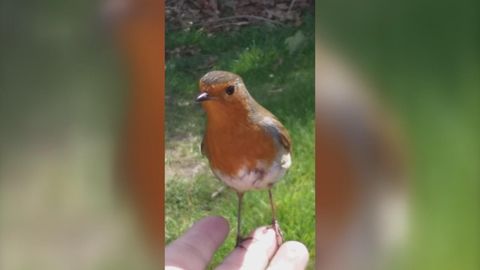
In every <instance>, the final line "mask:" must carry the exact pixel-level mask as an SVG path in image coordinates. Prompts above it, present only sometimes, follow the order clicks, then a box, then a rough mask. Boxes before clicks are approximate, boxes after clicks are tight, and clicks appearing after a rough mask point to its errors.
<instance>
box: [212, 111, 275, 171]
mask: <svg viewBox="0 0 480 270" xmlns="http://www.w3.org/2000/svg"><path fill="white" fill-rule="evenodd" d="M214 117H215V118H214V119H212V117H210V116H209V117H208V120H207V128H206V132H205V138H204V150H205V152H206V155H207V157H208V159H209V161H210V167H211V168H212V169H214V170H218V171H220V172H222V173H223V174H226V175H229V176H234V175H236V174H237V172H238V171H239V170H241V169H244V168H245V169H247V170H255V168H256V167H257V166H258V163H259V162H263V163H264V164H265V165H270V164H271V163H272V162H273V160H274V159H275V158H276V155H277V152H278V149H277V148H276V144H275V143H274V139H273V138H272V136H271V135H270V134H268V133H267V132H266V131H265V130H264V128H263V127H262V126H260V125H258V124H256V123H253V122H251V121H249V120H248V117H247V115H246V114H243V113H238V111H237V113H236V114H233V115H232V114H225V113H221V114H215V116H214Z"/></svg>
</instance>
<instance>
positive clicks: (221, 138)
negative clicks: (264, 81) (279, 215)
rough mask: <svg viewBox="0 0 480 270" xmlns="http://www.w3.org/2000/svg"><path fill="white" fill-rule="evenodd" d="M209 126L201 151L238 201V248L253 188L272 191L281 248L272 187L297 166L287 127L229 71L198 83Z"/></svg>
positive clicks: (274, 222) (279, 234) (212, 74)
mask: <svg viewBox="0 0 480 270" xmlns="http://www.w3.org/2000/svg"><path fill="white" fill-rule="evenodd" d="M199 90H200V94H198V96H197V97H196V102H198V103H201V105H202V108H203V110H204V111H205V113H206V126H205V132H204V136H203V140H202V143H201V152H202V154H203V155H204V156H206V157H207V159H208V161H209V165H210V169H211V171H212V172H213V174H214V175H215V176H216V177H217V178H218V179H219V180H220V181H222V182H223V183H225V184H226V185H227V186H228V187H230V188H232V189H233V190H234V191H235V192H236V194H237V197H238V208H237V237H236V245H235V246H237V247H238V246H241V243H242V242H243V241H244V240H246V239H248V238H246V239H242V237H241V217H242V216H241V212H242V199H243V195H244V193H245V192H247V191H250V190H267V191H268V195H269V200H270V207H271V212H272V227H273V229H274V230H275V234H276V239H277V244H278V245H280V244H281V242H282V241H283V236H282V232H281V230H280V226H279V223H278V221H277V219H276V214H275V206H274V202H273V196H272V187H273V185H274V184H275V183H276V182H278V181H279V180H280V179H281V178H282V177H283V176H284V175H285V173H286V172H287V170H288V169H289V168H290V166H291V164H292V159H291V152H292V143H291V138H290V135H289V133H288V131H287V129H286V128H285V127H284V126H283V125H282V123H281V122H280V121H279V120H278V119H277V117H275V116H274V115H273V114H272V113H271V112H269V111H268V110H267V109H265V108H264V107H263V106H262V105H260V104H259V103H258V102H257V101H255V99H254V98H253V97H252V96H251V95H250V93H249V92H248V90H247V87H246V86H245V84H244V82H243V80H242V78H241V77H240V76H239V75H237V74H234V73H231V72H228V71H219V70H215V71H210V72H208V73H206V74H205V75H204V76H203V77H201V79H200V81H199Z"/></svg>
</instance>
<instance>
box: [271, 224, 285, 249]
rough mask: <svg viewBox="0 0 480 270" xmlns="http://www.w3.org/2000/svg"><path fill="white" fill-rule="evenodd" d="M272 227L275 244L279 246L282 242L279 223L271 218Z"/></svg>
mask: <svg viewBox="0 0 480 270" xmlns="http://www.w3.org/2000/svg"><path fill="white" fill-rule="evenodd" d="M272 229H273V230H274V231H275V238H276V240H277V246H281V245H282V243H283V232H282V230H281V229H280V224H278V221H277V220H276V219H273V220H272Z"/></svg>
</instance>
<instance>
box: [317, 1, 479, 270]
mask: <svg viewBox="0 0 480 270" xmlns="http://www.w3.org/2000/svg"><path fill="white" fill-rule="evenodd" d="M316 19H317V20H316V30H317V45H318V44H323V45H325V46H323V47H322V49H320V50H319V51H317V53H318V52H320V53H321V55H322V56H323V57H318V54H317V57H318V58H317V61H319V63H322V64H324V63H326V62H328V61H329V59H330V58H331V57H332V55H336V57H338V56H339V55H340V56H341V58H342V60H343V62H344V63H347V64H346V66H348V68H349V69H350V70H353V72H354V74H356V76H358V77H360V78H361V79H362V80H365V81H367V82H368V84H369V85H370V86H372V87H370V88H369V93H368V94H369V95H372V96H375V99H376V101H377V105H378V104H380V105H381V107H383V108H384V109H385V110H383V111H380V113H378V111H377V114H376V117H377V118H385V116H386V115H389V114H390V115H394V116H395V117H394V118H395V119H396V120H395V121H390V120H388V121H387V122H389V123H393V122H395V124H394V125H395V126H396V127H397V128H396V130H397V131H395V132H394V133H395V134H397V135H399V137H400V136H403V137H404V138H405V140H404V141H403V143H398V144H397V146H398V145H400V146H402V148H403V149H404V150H405V152H406V156H407V158H406V159H405V160H406V161H407V164H408V166H407V167H408V175H409V177H408V181H407V182H406V183H403V184H402V186H404V188H403V192H404V193H406V194H408V197H409V204H410V213H409V216H410V219H409V233H408V234H407V237H406V240H407V241H406V245H405V246H404V250H403V252H399V253H396V257H395V259H393V260H392V261H390V262H389V263H388V264H386V265H384V267H385V268H387V269H478V268H479V266H480V256H479V255H478V254H480V241H479V239H480V230H479V228H480V223H479V221H480V211H479V205H480V203H479V200H480V174H479V161H480V151H479V149H480V148H479V140H478V138H479V135H480V134H479V125H480V121H479V120H480V119H479V117H480V111H479V108H480V77H479V75H478V74H480V72H479V71H480V70H479V64H480V63H479V50H478V48H479V45H480V44H479V35H478V34H479V31H478V30H479V24H478V21H479V6H478V1H477V2H475V1H400V2H398V1H397V2H392V1H377V0H367V1H349V0H343V1H328V0H325V1H316ZM325 48H327V49H325ZM323 70H325V69H323ZM317 72H319V70H317ZM316 76H317V80H318V78H319V77H322V74H318V73H317V75H316ZM317 91H318V89H317ZM317 95H318V96H317V106H318V104H319V100H320V102H321V100H322V98H324V97H326V92H324V91H322V92H320V94H319V92H317ZM357 97H358V96H351V97H350V98H348V99H349V100H350V101H352V102H351V103H350V104H359V103H361V102H357V101H358V99H357ZM337 98H338V96H337ZM363 98H365V96H363V97H362V99H363ZM362 101H363V100H362ZM321 104H323V105H325V103H321ZM371 104H372V103H371ZM318 108H319V107H317V120H318V119H319V115H320V114H319V110H318ZM356 109H357V108H353V109H352V111H355V110H356ZM386 112H388V113H386ZM386 119H388V118H386ZM317 144H318V142H317ZM360 145H362V146H365V144H360ZM322 149H324V148H322ZM317 158H318V156H317ZM317 173H318V171H317ZM321 173H322V172H320V174H321ZM322 176H324V175H322ZM317 181H322V180H321V179H317ZM319 183H320V186H322V185H323V186H324V187H326V185H324V184H325V183H324V182H319ZM317 185H318V183H317ZM367 185H370V186H367ZM364 186H367V189H373V186H372V185H371V183H369V184H364ZM317 188H318V186H317ZM320 188H321V187H320ZM317 196H319V195H318V193H317ZM320 197H321V196H320ZM317 198H318V197H317ZM320 200H321V198H320ZM317 203H318V201H317ZM387 212H389V213H392V212H394V209H393V207H387ZM317 213H320V214H319V215H320V218H322V217H323V216H324V215H325V216H326V214H324V215H322V212H317ZM391 219H392V220H394V218H393V217H392V218H391ZM317 226H319V225H318V224H317ZM373 234H378V232H374V233H373ZM366 247H367V246H364V249H365V248H366ZM319 249H320V248H319ZM319 252H320V253H321V250H320V251H319ZM377 259H379V258H378V257H377ZM380 259H381V258H380ZM325 269H328V268H325ZM344 269H352V268H348V267H347V268H344ZM353 269H358V268H357V267H355V268H353Z"/></svg>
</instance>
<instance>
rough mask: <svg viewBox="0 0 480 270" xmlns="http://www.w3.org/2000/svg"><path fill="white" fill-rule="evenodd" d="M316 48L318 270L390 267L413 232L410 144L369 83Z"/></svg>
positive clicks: (329, 54) (363, 269)
mask: <svg viewBox="0 0 480 270" xmlns="http://www.w3.org/2000/svg"><path fill="white" fill-rule="evenodd" d="M316 46H317V47H316V93H315V94H316V170H317V171H316V175H317V177H316V178H317V187H316V189H317V201H316V207H317V247H318V254H319V255H318V258H317V261H316V265H317V269H339V270H340V269H341V270H353V269H357V270H367V269H384V268H383V267H384V266H385V264H386V263H387V262H388V261H389V260H390V258H391V256H392V252H394V250H398V249H399V248H400V246H401V242H402V241H403V239H404V238H405V233H406V228H407V208H408V206H407V204H408V203H407V197H408V195H407V170H406V157H405V153H404V150H403V147H404V146H405V144H404V143H402V142H401V141H402V140H401V139H400V132H398V130H397V126H396V125H395V124H394V122H393V121H392V118H391V117H388V116H387V113H386V112H385V111H384V110H382V109H380V106H379V104H378V102H377V101H376V100H375V99H374V98H373V97H372V96H371V95H370V94H371V93H370V92H369V91H368V88H367V86H366V84H365V83H364V82H363V81H362V80H361V79H360V78H359V77H357V76H355V75H354V74H355V73H354V72H353V71H351V70H350V68H349V66H348V65H347V64H346V62H345V61H343V60H341V58H340V57H339V56H338V55H334V54H333V53H332V51H333V50H332V49H328V50H327V49H326V48H325V47H324V46H322V45H321V44H320V43H319V42H318V41H317V44H316Z"/></svg>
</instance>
